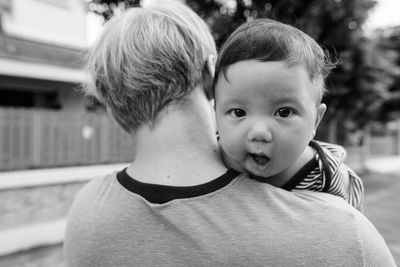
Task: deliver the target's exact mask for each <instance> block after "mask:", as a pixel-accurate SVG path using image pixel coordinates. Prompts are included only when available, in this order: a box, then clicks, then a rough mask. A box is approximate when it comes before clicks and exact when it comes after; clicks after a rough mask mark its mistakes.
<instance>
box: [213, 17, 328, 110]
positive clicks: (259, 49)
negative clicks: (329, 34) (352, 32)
mask: <svg viewBox="0 0 400 267" xmlns="http://www.w3.org/2000/svg"><path fill="white" fill-rule="evenodd" d="M245 60H258V61H261V62H268V61H285V62H286V63H287V64H288V65H289V66H295V65H301V66H303V67H304V68H305V70H306V71H307V72H308V75H309V77H310V80H311V81H312V83H313V84H314V85H315V87H316V90H315V92H316V99H317V102H318V103H319V102H321V100H322V97H323V95H324V92H325V90H326V89H325V83H324V80H325V78H326V77H327V76H328V74H329V72H330V71H331V69H333V68H334V67H335V63H333V62H332V61H331V60H330V57H329V55H328V54H326V53H325V52H324V50H323V49H322V48H321V46H319V45H318V44H317V42H316V41H315V40H314V39H313V38H311V37H310V36H308V35H307V34H306V33H304V32H302V31H301V30H299V29H297V28H295V27H293V26H290V25H287V24H284V23H281V22H278V21H275V20H271V19H255V20H252V21H250V22H247V23H244V24H242V25H241V26H240V27H239V28H237V29H236V30H235V31H234V32H233V33H232V34H231V35H230V36H229V38H228V39H227V40H226V42H225V43H224V44H223V46H222V47H221V49H220V52H219V56H218V60H217V63H216V69H215V77H214V84H213V87H212V88H213V89H212V90H213V92H212V95H215V87H216V85H217V83H218V79H219V77H220V75H221V73H223V75H224V78H225V79H227V80H228V78H227V69H228V67H229V66H231V65H233V64H235V63H237V62H240V61H245Z"/></svg>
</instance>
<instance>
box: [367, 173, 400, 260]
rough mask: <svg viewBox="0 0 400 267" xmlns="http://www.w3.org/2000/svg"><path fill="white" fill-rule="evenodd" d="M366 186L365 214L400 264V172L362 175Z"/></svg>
mask: <svg viewBox="0 0 400 267" xmlns="http://www.w3.org/2000/svg"><path fill="white" fill-rule="evenodd" d="M361 176H362V178H363V181H364V186H365V212H364V214H365V216H366V217H367V218H368V219H370V221H371V222H372V223H373V224H374V225H375V227H376V228H377V229H378V231H379V232H380V233H381V234H382V236H383V238H384V239H385V240H386V243H387V244H388V246H389V248H390V250H391V251H392V254H393V256H394V258H395V260H396V263H397V264H398V265H400V173H395V174H379V173H367V174H364V175H361Z"/></svg>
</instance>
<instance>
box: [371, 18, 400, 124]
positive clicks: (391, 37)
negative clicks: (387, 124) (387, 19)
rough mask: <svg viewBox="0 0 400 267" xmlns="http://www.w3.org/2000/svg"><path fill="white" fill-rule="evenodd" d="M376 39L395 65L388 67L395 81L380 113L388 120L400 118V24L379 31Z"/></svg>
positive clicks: (381, 117) (381, 116)
mask: <svg viewBox="0 0 400 267" xmlns="http://www.w3.org/2000/svg"><path fill="white" fill-rule="evenodd" d="M375 41H376V42H377V44H378V47H379V48H380V49H381V50H383V51H386V53H387V55H388V57H390V58H391V60H392V61H393V62H394V65H395V66H391V68H388V70H389V71H391V74H392V77H391V78H392V79H393V82H392V83H391V84H390V85H389V90H388V94H387V97H386V98H385V99H384V101H383V104H382V108H381V110H380V114H379V115H380V119H381V120H383V121H388V120H393V119H396V118H399V114H400V26H396V27H390V28H387V29H384V30H379V31H377V32H376V38H375Z"/></svg>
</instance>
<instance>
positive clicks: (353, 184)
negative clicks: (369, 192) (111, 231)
mask: <svg viewBox="0 0 400 267" xmlns="http://www.w3.org/2000/svg"><path fill="white" fill-rule="evenodd" d="M328 193H331V194H334V195H339V196H342V197H343V198H344V199H345V200H346V201H347V202H348V203H349V204H350V205H352V206H353V207H354V208H356V209H358V210H359V211H361V212H362V211H363V208H364V207H363V205H364V186H363V183H362V180H361V178H360V177H359V176H358V175H357V174H356V173H355V172H354V171H353V170H352V169H350V168H349V167H348V166H347V165H345V164H341V166H340V167H339V168H338V169H337V172H336V173H334V174H333V175H332V181H331V186H330V188H329V189H328Z"/></svg>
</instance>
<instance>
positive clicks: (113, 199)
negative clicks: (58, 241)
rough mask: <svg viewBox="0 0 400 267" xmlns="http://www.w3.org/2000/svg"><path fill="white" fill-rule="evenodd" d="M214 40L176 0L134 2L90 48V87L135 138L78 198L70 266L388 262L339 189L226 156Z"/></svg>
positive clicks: (70, 232)
mask: <svg viewBox="0 0 400 267" xmlns="http://www.w3.org/2000/svg"><path fill="white" fill-rule="evenodd" d="M215 55H216V49H215V45H214V42H213V39H212V37H211V34H210V33H209V31H208V29H207V27H206V25H205V23H204V22H203V21H202V20H201V19H200V18H199V17H198V16H197V15H196V14H195V13H194V12H193V11H191V10H190V9H189V8H187V7H185V6H184V5H183V4H180V3H178V2H168V1H160V2H158V3H157V4H156V5H155V6H150V7H148V8H146V9H142V8H138V9H131V10H129V11H128V12H126V13H125V14H123V15H121V16H119V17H116V18H114V19H113V20H112V21H110V22H109V23H108V25H107V26H106V28H105V30H104V32H103V34H102V35H101V37H100V39H99V40H98V42H97V44H96V45H95V46H94V48H93V50H92V52H91V60H90V62H89V66H90V67H91V69H92V76H93V80H94V81H95V84H96V89H95V92H93V93H94V94H96V95H97V97H98V98H99V99H100V100H101V101H102V102H103V103H104V104H105V105H106V107H107V109H108V110H109V112H110V113H111V114H112V116H113V117H114V118H115V120H116V121H117V122H118V123H119V124H120V125H121V127H122V128H123V129H124V130H125V131H127V132H128V133H129V134H130V135H131V137H132V140H133V141H134V143H135V145H136V149H135V151H134V154H135V160H134V162H132V163H131V165H130V166H129V167H128V168H127V169H124V170H122V171H119V172H117V173H113V174H110V175H107V176H105V177H99V178H96V179H93V180H92V181H90V182H89V183H88V184H87V185H86V186H85V187H84V188H83V189H82V190H81V191H80V192H79V194H78V195H77V197H76V199H75V201H74V203H73V206H72V208H71V211H70V214H69V220H68V226H67V232H66V237H65V248H64V249H65V258H66V262H67V264H68V265H69V266H74V267H75V266H85V267H87V266H265V265H270V266H322V265H327V266H335V265H337V266H365V265H368V264H370V265H373V266H379V265H381V266H392V265H394V261H393V258H392V256H391V254H390V252H389V250H388V248H387V246H386V244H385V242H384V241H383V239H382V238H381V236H380V235H379V234H378V233H377V232H376V230H375V228H374V227H373V226H372V225H371V224H370V223H369V222H368V221H367V220H366V219H365V218H364V217H363V216H362V215H361V214H360V213H358V212H357V211H356V210H354V209H353V208H351V207H350V206H349V205H347V204H346V203H345V202H344V201H343V200H341V199H339V198H337V197H335V196H330V195H326V194H322V193H315V192H305V191H304V192H295V193H292V192H287V191H284V190H282V189H279V188H275V187H273V186H271V185H268V184H263V183H259V182H257V181H255V180H252V179H249V178H248V177H247V176H245V175H242V174H240V173H238V172H236V171H233V170H228V169H227V168H226V167H225V166H224V165H223V163H222V161H221V158H220V155H219V150H218V144H217V141H216V137H215V122H214V114H213V111H212V107H211V105H210V102H209V101H208V99H207V96H206V95H208V94H206V92H209V91H210V85H211V82H212V73H213V70H212V69H213V64H212V58H213V57H215Z"/></svg>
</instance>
